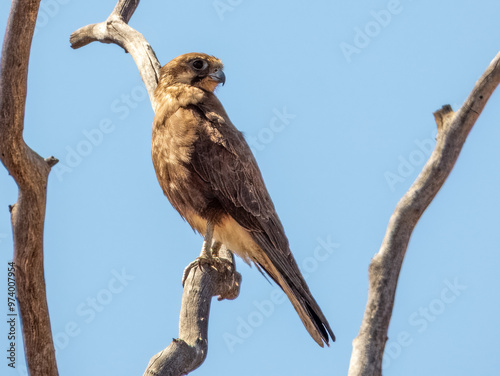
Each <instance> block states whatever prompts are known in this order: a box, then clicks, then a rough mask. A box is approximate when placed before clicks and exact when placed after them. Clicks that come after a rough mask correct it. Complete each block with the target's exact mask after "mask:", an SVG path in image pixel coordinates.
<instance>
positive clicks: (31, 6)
mask: <svg viewBox="0 0 500 376" xmlns="http://www.w3.org/2000/svg"><path fill="white" fill-rule="evenodd" d="M39 5H40V0H14V1H13V2H12V6H11V10H10V15H9V21H8V24H7V30H6V33H5V39H4V43H3V49H2V59H1V69H0V71H1V73H0V151H1V154H0V159H1V160H2V163H3V164H4V165H5V167H6V168H7V170H8V171H9V173H10V175H12V177H13V178H14V180H15V181H16V183H17V185H18V187H19V196H18V200H17V203H16V204H14V205H12V206H11V207H10V209H11V220H12V231H13V235H14V263H15V265H16V268H15V272H16V284H17V300H18V304H19V312H20V317H21V323H22V332H23V339H24V349H25V353H26V361H27V364H28V369H29V373H30V374H31V375H47V376H55V375H57V374H58V372H57V364H56V358H55V351H54V344H53V341H52V333H51V328H50V319H49V311H48V307H47V300H46V294H45V277H44V271H43V228H44V220H45V204H46V196H47V189H46V188H47V178H48V175H49V172H50V169H51V167H52V166H53V165H54V164H56V163H57V159H55V158H54V157H50V158H47V159H43V158H42V157H41V156H39V155H38V154H37V153H36V152H34V151H33V150H32V149H30V148H29V146H28V145H26V143H25V142H24V139H23V129H24V112H25V103H26V93H27V78H28V62H29V55H30V49H31V41H32V38H33V32H34V30H35V22H36V18H37V14H38V7H39Z"/></svg>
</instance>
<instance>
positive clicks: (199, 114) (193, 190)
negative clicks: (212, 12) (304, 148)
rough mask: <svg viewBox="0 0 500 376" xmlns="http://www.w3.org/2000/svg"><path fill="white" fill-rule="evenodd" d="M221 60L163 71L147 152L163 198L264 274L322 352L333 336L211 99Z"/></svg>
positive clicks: (232, 130) (238, 138) (249, 162)
mask: <svg viewBox="0 0 500 376" xmlns="http://www.w3.org/2000/svg"><path fill="white" fill-rule="evenodd" d="M224 82H225V76H224V73H223V71H222V63H221V61H220V60H219V59H217V58H215V57H213V56H209V55H206V54H202V53H189V54H185V55H181V56H179V57H177V58H175V59H173V60H172V61H170V62H169V63H168V64H166V65H165V66H163V67H162V68H161V73H160V80H159V82H158V87H157V88H156V91H155V102H156V115H155V118H154V123H153V140H152V148H151V154H152V157H153V164H154V167H155V171H156V176H157V178H158V181H159V183H160V185H161V188H162V189H163V192H164V193H165V195H166V196H167V198H168V199H169V201H170V202H171V204H172V205H173V206H174V208H175V209H177V211H178V212H179V213H180V215H181V216H182V217H183V218H184V219H185V220H186V221H187V222H188V223H189V224H190V225H191V227H193V229H195V230H196V231H198V232H199V233H200V234H202V235H203V236H204V237H205V244H210V245H211V244H212V241H213V242H214V244H215V243H222V244H224V245H225V246H226V247H227V248H228V249H230V250H231V251H233V252H235V253H236V254H237V255H239V256H240V257H241V258H243V260H245V261H246V262H247V263H251V262H253V263H255V264H256V265H257V266H258V267H259V268H261V269H263V270H264V271H265V272H266V273H267V274H268V275H269V276H270V277H271V278H272V279H273V280H274V281H275V282H276V283H277V284H278V285H279V286H280V287H281V288H282V289H283V291H284V292H285V293H286V295H287V296H288V298H289V299H290V301H291V303H292V305H293V306H294V308H295V310H296V311H297V313H298V314H299V316H300V318H301V320H302V322H303V323H304V325H305V327H306V329H307V331H308V332H309V333H310V334H311V336H312V337H313V338H314V340H315V341H316V342H317V343H318V344H319V345H320V346H322V347H323V343H326V344H327V345H328V341H329V335H330V337H331V339H332V340H333V341H335V336H334V334H333V332H332V329H331V328H330V325H329V324H328V321H327V320H326V318H325V316H324V315H323V313H322V312H321V309H320V308H319V306H318V304H317V303H316V301H315V300H314V298H313V296H312V294H311V292H310V291H309V288H308V286H307V284H306V282H305V281H304V278H303V277H302V274H301V273H300V271H299V268H298V267H297V263H296V262H295V259H294V258H293V255H292V253H291V252H290V248H289V246H288V239H287V238H286V236H285V232H284V230H283V226H282V224H281V222H280V219H279V218H278V214H277V213H276V210H275V209H274V205H273V202H272V201H271V198H270V197H269V193H268V192H267V189H266V186H265V184H264V181H263V179H262V175H261V173H260V170H259V167H258V166H257V162H256V161H255V158H254V156H253V155H252V152H251V151H250V148H249V146H248V144H247V143H246V141H245V139H244V138H243V135H242V134H241V133H240V132H239V131H238V130H237V129H236V127H235V126H234V125H233V123H231V121H230V120H229V117H228V116H227V114H226V111H225V110H224V107H222V104H221V103H220V102H219V100H218V99H217V97H216V96H215V95H214V93H213V92H214V90H215V88H216V87H217V85H218V84H220V83H222V84H224Z"/></svg>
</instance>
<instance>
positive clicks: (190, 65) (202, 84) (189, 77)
mask: <svg viewBox="0 0 500 376" xmlns="http://www.w3.org/2000/svg"><path fill="white" fill-rule="evenodd" d="M222 68H223V66H222V62H221V61H220V60H219V59H217V58H216V57H214V56H210V55H207V54H203V53H196V52H192V53H189V54H184V55H181V56H178V57H176V58H175V59H173V60H171V61H170V62H169V63H167V64H165V65H164V66H163V67H162V68H161V71H160V82H161V83H162V84H164V85H166V86H171V85H175V84H186V85H191V86H195V87H198V88H200V89H204V90H207V91H210V92H213V91H214V90H215V88H216V87H217V85H218V84H220V83H222V85H224V83H225V82H226V76H225V75H224V72H223V71H222Z"/></svg>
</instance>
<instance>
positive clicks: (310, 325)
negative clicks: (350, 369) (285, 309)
mask: <svg viewBox="0 0 500 376" xmlns="http://www.w3.org/2000/svg"><path fill="white" fill-rule="evenodd" d="M290 261H292V263H293V265H290V264H291V263H290ZM258 265H259V266H260V267H261V268H262V269H263V270H264V271H265V272H266V273H267V274H268V275H269V276H270V277H271V278H272V279H273V280H274V281H275V282H276V283H277V284H278V285H279V286H280V287H281V289H282V290H283V291H284V292H285V294H286V295H287V296H288V299H289V300H290V302H291V303H292V305H293V307H294V308H295V310H296V311H297V313H298V314H299V317H300V319H301V320H302V323H303V324H304V326H305V327H306V329H307V331H308V332H309V334H310V335H311V337H312V338H313V339H314V340H315V341H316V343H317V344H318V345H320V346H321V347H323V346H324V344H325V343H326V345H327V346H330V343H329V341H330V339H331V340H332V342H335V335H334V334H333V331H332V329H331V328H330V324H329V323H328V320H327V319H326V318H325V315H323V312H322V311H321V308H319V305H318V303H316V300H314V298H313V296H312V294H311V292H310V291H309V287H308V286H307V284H306V282H305V280H304V278H303V277H302V274H300V271H299V268H298V267H297V264H296V263H295V260H289V265H288V268H287V272H285V271H280V270H279V269H281V268H280V267H279V266H278V267H276V266H275V265H273V263H270V260H269V259H267V260H259V261H258ZM290 266H291V268H290ZM290 269H291V270H290ZM290 272H292V273H290ZM290 274H292V275H290Z"/></svg>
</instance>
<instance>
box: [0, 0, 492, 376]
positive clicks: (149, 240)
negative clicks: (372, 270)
mask: <svg viewBox="0 0 500 376" xmlns="http://www.w3.org/2000/svg"><path fill="white" fill-rule="evenodd" d="M214 4H215V5H214ZM217 4H218V5H219V8H218V9H219V11H217V7H216V5H217ZM224 4H225V7H223V5H224ZM231 4H232V5H231ZM9 5H10V4H9V2H8V1H3V2H1V4H0V14H1V17H0V30H1V33H2V37H3V32H4V30H5V25H6V20H7V13H8V9H9ZM114 5H115V1H114V0H106V1H102V0H99V1H98V0H91V1H74V0H65V1H62V0H46V1H43V2H42V8H41V9H42V12H43V13H41V14H40V18H39V25H38V27H37V34H36V36H35V38H34V41H33V48H32V52H31V60H30V71H29V88H28V101H27V110H26V121H25V131H24V136H25V139H26V141H27V143H28V144H29V145H30V146H31V147H32V148H33V149H34V150H36V151H37V152H38V153H39V154H41V155H42V156H44V157H48V156H50V155H54V156H56V157H57V158H59V159H60V160H61V162H60V164H59V165H58V166H56V167H55V168H54V170H53V171H52V173H51V175H50V179H49V186H48V205H47V217H46V231H45V271H46V280H47V292H48V302H49V307H50V313H51V322H52V330H53V333H54V334H55V338H56V347H57V348H58V351H57V360H58V365H59V370H60V374H61V375H72V376H83V375H85V376H87V375H140V374H142V372H143V371H144V370H145V368H146V366H147V364H148V361H149V359H150V357H151V356H153V355H154V354H156V353H157V352H158V351H160V350H161V349H163V348H164V347H165V346H167V345H168V344H169V343H170V341H171V339H172V338H173V337H176V336H177V334H178V329H177V327H178V315H179V309H180V302H181V294H182V288H181V276H182V271H183V269H184V267H185V266H186V265H187V264H188V263H189V262H191V261H192V260H194V259H195V258H196V256H197V255H198V253H199V250H200V247H201V244H202V239H201V237H200V236H199V235H196V234H194V233H193V232H192V231H191V229H190V227H189V226H188V225H187V224H186V223H185V222H184V221H183V220H182V219H181V218H180V216H179V215H178V214H177V213H176V212H175V211H174V209H172V208H171V206H170V204H169V202H168V201H167V199H166V198H165V197H164V196H163V194H162V192H161V189H160V187H159V185H158V183H157V181H156V177H155V173H154V170H153V166H152V163H151V156H150V142H151V124H152V120H153V115H154V114H153V111H152V109H151V106H150V103H149V99H148V98H147V96H146V95H145V89H144V87H143V84H142V82H141V80H140V77H139V74H138V71H137V68H136V66H135V64H134V62H133V60H132V58H131V57H130V56H129V55H127V54H125V53H124V52H123V51H122V50H121V49H120V48H119V47H117V46H114V45H104V44H98V43H94V44H91V45H89V46H87V47H85V48H82V49H80V50H77V51H74V50H72V49H71V48H70V46H69V36H70V34H71V32H72V31H74V30H76V29H77V28H79V27H81V26H84V25H86V24H89V23H94V22H99V21H103V20H104V19H105V18H106V17H107V15H108V14H109V13H110V11H111V10H112V8H113V7H114ZM499 15H500V3H498V2H497V1H479V2H465V1H461V2H456V1H450V0H446V1H440V2H433V1H429V0H427V1H426V0H420V1H410V0H401V1H392V0H391V1H386V0H383V1H380V0H378V1H356V2H332V1H326V0H324V1H317V2H305V1H275V2H268V1H262V0H261V1H237V0H232V1H230V0H220V1H216V2H212V1H195V0H192V1H179V0H177V1H144V2H142V3H141V5H140V6H139V9H138V10H137V12H136V14H135V15H134V16H133V17H132V20H131V25H132V26H133V27H135V28H136V29H137V30H139V31H140V32H141V33H143V34H144V36H145V37H146V38H147V39H148V41H149V42H150V43H151V45H152V46H153V48H154V49H155V51H156V54H157V56H158V58H159V60H160V62H161V63H162V64H165V63H166V62H168V61H169V60H170V59H172V58H174V57H176V56H177V55H180V54H183V53H186V52H193V51H199V52H206V53H209V54H213V55H215V56H217V57H219V58H220V59H222V61H223V62H224V64H225V73H226V76H227V82H226V85H225V86H224V87H222V88H220V89H218V96H219V98H220V99H221V101H222V103H223V104H224V106H225V108H226V110H227V112H228V114H229V116H230V117H231V119H232V121H233V122H234V124H235V125H236V126H237V127H238V128H239V129H240V130H242V131H243V132H245V134H246V135H247V137H248V139H249V140H254V141H253V143H254V148H255V150H256V151H255V154H256V158H257V160H258V162H259V165H260V167H261V170H262V173H263V175H264V178H265V181H266V183H267V186H268V189H269V191H270V193H271V196H272V198H273V200H274V203H275V205H276V208H277V210H278V213H279V214H280V217H281V219H282V222H283V224H284V226H285V230H286V232H287V235H288V237H289V239H290V244H291V248H292V251H293V253H294V255H295V258H296V259H297V261H298V263H299V265H300V266H301V268H302V270H303V271H304V273H306V274H307V275H308V278H307V280H308V283H309V285H310V288H311V290H312V292H313V293H314V295H315V297H316V299H317V301H318V302H319V304H320V306H321V307H322V309H323V311H324V313H325V315H326V316H327V318H328V319H329V321H330V323H331V325H332V328H333V330H334V332H335V334H336V335H337V342H336V343H334V344H333V345H332V346H331V347H330V348H327V349H321V348H319V347H318V346H317V345H316V344H315V342H314V341H313V340H312V339H311V338H310V337H309V335H308V333H307V332H306V330H305V329H304V328H303V326H302V324H301V322H300V320H299V318H298V316H297V315H296V313H295V311H294V310H293V308H292V306H291V305H290V304H289V303H288V301H286V302H281V301H279V300H278V301H275V302H273V303H272V306H271V308H269V311H272V312H267V311H266V312H264V313H265V314H263V313H261V312H260V311H259V310H258V308H257V306H262V305H263V304H264V303H263V302H264V301H268V300H270V299H271V297H274V296H275V295H274V293H273V292H274V291H275V290H276V286H272V285H270V284H269V283H268V282H267V281H266V280H265V279H264V278H263V277H262V276H261V275H260V274H259V273H258V271H257V270H256V269H255V268H249V267H248V266H246V265H245V264H243V263H242V262H240V261H238V268H239V271H240V272H241V273H242V275H243V283H242V288H241V294H240V297H239V298H238V299H236V300H235V301H223V302H216V301H214V303H213V305H212V311H211V317H210V327H209V353H208V358H207V360H206V361H205V363H204V364H203V365H202V367H201V368H200V369H198V370H197V371H195V372H194V373H193V374H196V375H213V374H220V375H232V374H235V373H237V374H239V375H242V376H257V375H275V376H280V375H289V376H299V375H301V376H302V375H320V376H323V375H344V374H346V372H347V369H348V364H349V359H350V354H351V348H352V346H351V343H352V340H353V338H354V337H355V336H356V335H357V333H358V329H359V325H360V323H361V318H362V315H363V312H364V308H365V304H366V298H367V285H368V282H367V269H368V265H369V262H370V259H371V257H372V256H373V255H374V254H375V253H376V252H377V251H378V249H379V246H380V244H381V241H382V238H383V236H384V233H385V229H386V226H387V222H388V220H389V217H390V215H391V213H392V211H393V209H394V207H395V205H396V203H397V202H398V200H399V199H400V197H401V196H402V195H403V194H404V192H405V191H406V190H407V189H408V187H409V186H410V185H411V183H412V182H413V180H414V179H415V178H416V176H417V175H418V172H419V171H420V169H421V167H422V165H423V163H424V161H423V160H424V159H426V158H427V156H428V155H429V148H430V147H432V145H434V136H435V133H436V130H435V123H434V119H433V116H432V112H433V111H435V110H437V109H439V108H440V107H441V106H442V105H444V104H447V103H449V104H451V105H452V106H453V107H454V108H455V109H457V108H458V107H459V106H460V105H461V103H462V102H463V101H464V99H465V98H466V96H467V95H468V94H469V92H470V90H471V89H472V87H473V85H474V83H475V81H476V80H477V79H478V78H479V76H480V75H481V74H482V73H483V71H484V69H485V68H486V67H487V65H488V64H489V62H490V61H491V60H492V59H493V57H494V56H495V55H496V53H497V52H498V51H499V50H500V28H499V27H498V18H499ZM499 108H500V94H499V93H498V92H497V93H495V94H494V95H493V97H492V98H491V100H490V102H489V104H488V105H487V107H486V108H485V110H484V112H483V114H482V115H481V117H480V118H479V120H478V122H477V124H476V126H475V128H474V129H473V131H472V133H471V134H470V136H469V138H468V140H467V143H466V145H465V147H464V149H463V152H462V154H461V155H460V158H459V160H458V163H457V165H456V166H455V169H454V170H453V172H452V174H451V176H450V178H449V179H448V181H447V182H446V184H445V185H444V187H443V189H442V190H441V191H440V192H439V194H438V196H437V197H436V199H435V200H434V202H433V203H432V204H431V206H430V207H429V209H428V210H427V211H426V212H425V213H424V215H423V217H422V219H421V221H420V222H419V224H418V226H417V228H416V230H415V232H414V234H413V237H412V239H411V242H410V246H409V249H408V253H407V256H406V259H405V262H404V265H403V269H402V273H401V277H400V281H399V287H398V291H397V296H396V304H395V308H394V315H393V319H392V322H391V326H390V330H389V342H388V352H387V355H386V361H385V363H384V374H385V375H402V374H404V375H407V376H413V375H423V374H439V375H454V376H456V375H471V374H475V375H495V374H498V369H499V368H500V357H499V356H498V354H499V352H500V345H499V342H498V338H499V337H500V326H499V325H498V324H497V321H498V316H499V315H500V303H499V299H498V286H499V282H500V275H499V273H498V270H499V264H500V252H499V251H500V235H499V234H500V232H499V231H498V226H499V216H498V213H499V211H500V196H499V195H498V191H499V189H500V171H499V167H500V165H499V162H498V161H499V160H500V149H499V148H498V142H499V138H500V127H499V125H500V110H499ZM284 113H285V114H287V115H286V116H283V114H284ZM277 114H281V115H280V116H281V117H282V118H281V119H278V121H276V120H273V119H274V118H275V117H276V116H278V115H277ZM271 124H275V126H274V129H273V128H272V127H271ZM90 140H91V141H90ZM92 142H93V143H92ZM0 190H1V195H0V208H1V210H0V249H1V253H0V254H1V260H0V261H1V262H0V281H1V283H0V302H4V303H2V304H3V307H0V312H6V303H5V302H6V292H7V284H6V283H7V282H6V280H7V278H6V272H7V262H8V261H9V260H11V258H12V240H11V239H12V237H11V227H10V217H9V212H8V210H7V206H8V205H9V204H12V203H14V202H15V201H16V197H17V187H16V186H15V184H14V182H13V180H12V178H11V177H9V176H8V175H7V173H6V171H5V169H4V168H0ZM325 244H327V245H326V246H325ZM328 244H329V245H328ZM321 247H323V248H321ZM117 275H118V276H119V277H117ZM450 286H451V287H450ZM267 306H268V307H269V304H268V305H267ZM2 315H5V314H4V313H2ZM5 317H6V316H4V318H5ZM4 318H2V319H1V320H0V321H1V322H2V324H1V325H0V328H1V329H3V330H0V333H3V334H1V338H0V343H1V344H2V346H1V348H2V349H4V348H5V347H6V344H7V339H6V333H7V326H6V323H5V321H6V320H5V319H4ZM245 329H246V331H245ZM19 330H20V328H18V331H19ZM2 359H3V360H2V364H0V370H1V371H0V373H1V374H2V375H6V376H11V375H18V374H23V372H22V368H23V367H22V364H23V358H22V351H21V346H20V344H18V359H17V365H18V366H19V367H20V368H19V369H16V370H15V371H11V370H9V369H8V367H7V365H6V360H5V357H2ZM6 371H7V372H6Z"/></svg>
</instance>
